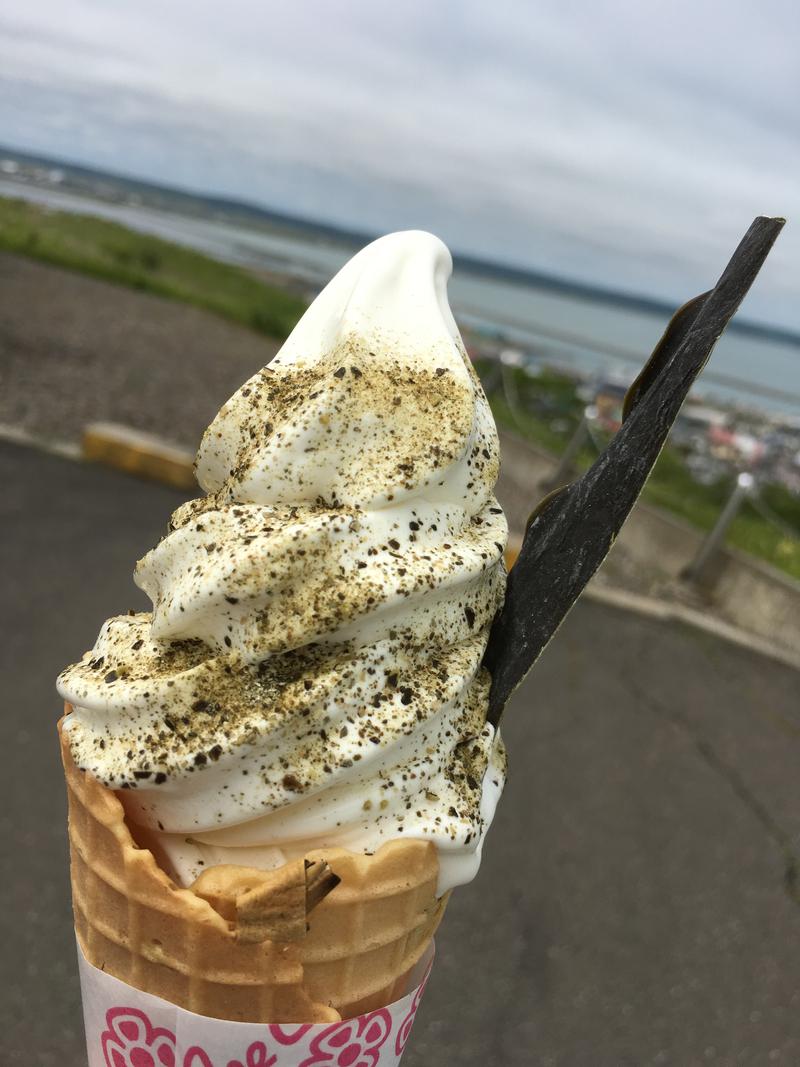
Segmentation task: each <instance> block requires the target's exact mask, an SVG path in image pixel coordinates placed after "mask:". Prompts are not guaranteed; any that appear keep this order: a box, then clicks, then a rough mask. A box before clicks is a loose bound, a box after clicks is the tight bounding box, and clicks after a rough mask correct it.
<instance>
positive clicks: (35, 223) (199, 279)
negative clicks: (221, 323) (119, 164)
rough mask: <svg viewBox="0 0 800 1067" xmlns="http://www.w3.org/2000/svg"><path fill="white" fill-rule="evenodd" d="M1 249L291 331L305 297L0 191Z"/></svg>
mask: <svg viewBox="0 0 800 1067" xmlns="http://www.w3.org/2000/svg"><path fill="white" fill-rule="evenodd" d="M0 250H4V251H7V252H16V253H18V254H19V255H23V256H30V257H32V258H34V259H39V260H43V261H45V262H47V263H53V264H56V265H57V266H59V267H66V268H67V269H69V270H75V271H80V272H82V273H84V274H90V275H92V276H93V277H95V278H103V279H105V280H107V281H110V282H117V283H119V284H122V285H128V286H132V287H133V288H135V289H142V290H144V291H145V292H148V293H157V294H158V295H159V296H165V297H168V298H169V299H172V300H182V301H184V302H186V303H189V304H195V305H196V306H197V307H202V308H206V309H208V310H209V311H214V312H216V313H217V314H218V315H223V316H224V317H225V318H227V319H232V320H233V321H234V322H239V323H242V325H244V326H248V327H250V328H251V329H253V330H257V331H258V332H259V333H264V334H267V335H268V336H270V337H277V338H278V339H280V340H282V339H283V338H285V337H286V336H287V335H288V333H289V332H290V330H291V329H292V327H293V326H294V324H295V322H296V321H297V319H298V318H299V317H300V315H301V314H302V312H303V311H304V310H305V304H304V303H303V301H302V300H300V299H299V298H298V297H296V296H293V295H292V294H291V293H286V292H283V291H282V290H280V289H276V288H274V287H271V286H269V285H266V284H265V283H264V282H262V281H260V280H259V279H258V278H257V277H256V276H255V275H253V274H251V273H250V272H248V271H246V270H242V269H241V268H239V267H234V266H230V265H229V264H226V263H219V262H218V261H217V260H214V259H211V258H210V257H209V256H204V255H202V254H201V253H199V252H193V251H191V249H188V248H182V247H181V246H180V245H175V244H172V243H171V242H169V241H162V240H161V239H160V238H158V237H150V236H148V235H147V234H140V233H135V232H134V231H132V230H129V229H127V228H126V227H125V226H120V225H118V224H117V223H115V222H107V221H106V220H104V219H95V218H90V217H89V216H85V215H71V214H67V213H66V212H62V211H51V210H49V209H48V208H44V207H40V206H39V205H36V204H29V203H27V202H25V201H22V200H8V199H5V198H2V197H0Z"/></svg>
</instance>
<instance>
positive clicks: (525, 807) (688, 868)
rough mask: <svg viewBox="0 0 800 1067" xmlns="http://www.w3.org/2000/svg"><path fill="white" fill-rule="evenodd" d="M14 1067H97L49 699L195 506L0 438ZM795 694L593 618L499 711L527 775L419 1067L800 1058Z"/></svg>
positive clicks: (561, 639) (8, 985)
mask: <svg viewBox="0 0 800 1067" xmlns="http://www.w3.org/2000/svg"><path fill="white" fill-rule="evenodd" d="M0 482H1V484H2V486H3V491H2V493H0V521H1V522H2V526H0V529H2V544H3V553H2V559H3V564H4V567H3V571H4V576H3V593H4V595H3V598H2V611H3V619H2V622H1V623H0V626H1V627H2V629H0V633H1V635H2V641H0V656H1V657H2V667H3V677H4V678H5V679H6V710H5V723H4V731H3V738H4V741H5V744H6V750H5V751H6V756H5V759H4V761H3V774H2V776H0V781H2V787H1V789H2V792H1V793H0V820H1V822H0V827H1V833H2V839H1V841H0V844H1V845H2V854H3V857H4V860H5V862H4V865H3V869H4V877H3V878H2V879H0V893H2V901H1V902H0V917H1V918H2V931H1V932H0V936H2V945H3V951H2V955H1V956H0V960H1V962H0V981H1V982H2V988H3V991H4V997H3V1003H2V1009H0V1063H2V1064H3V1065H5V1064H9V1065H12V1064H23V1065H25V1067H31V1065H34V1064H35V1065H43V1067H45V1065H53V1067H56V1065H57V1067H73V1065H75V1067H83V1065H84V1064H85V1056H84V1053H83V1049H82V1040H83V1036H82V1028H81V1027H82V1024H81V1017H80V1007H79V996H78V984H77V975H76V965H75V950H74V942H73V936H72V929H71V917H70V907H69V899H68V878H67V849H66V838H65V829H64V818H65V798H64V790H63V784H62V778H61V770H60V766H59V762H58V753H57V746H56V735H55V722H56V718H57V717H58V714H59V704H58V699H57V697H56V694H55V692H54V689H53V681H54V678H55V676H56V674H57V673H58V671H59V670H60V668H61V667H62V666H63V665H64V664H65V663H67V662H69V661H72V660H74V659H75V658H76V657H77V656H79V655H80V654H81V653H82V652H83V651H84V649H85V648H87V647H89V646H90V645H91V644H92V643H93V641H94V638H95V635H96V632H97V630H98V628H99V626H100V624H101V623H102V621H103V620H104V619H105V618H106V617H107V616H108V615H111V614H114V613H117V612H120V611H124V610H125V609H127V608H128V607H137V606H140V605H142V604H143V598H142V595H141V594H140V593H139V592H138V590H136V588H135V587H134V586H133V583H132V581H131V571H132V568H133V563H134V561H135V560H136V559H137V558H138V557H139V556H140V555H142V554H143V553H144V552H145V551H146V550H147V549H148V548H149V547H151V546H152V545H153V544H154V543H155V541H156V540H157V538H158V536H159V535H160V533H161V532H162V530H163V529H164V527H165V523H166V519H167V516H168V515H169V513H170V511H171V510H172V509H173V508H174V507H175V506H176V504H177V503H178V502H179V501H180V499H181V498H180V496H179V495H178V494H177V493H175V492H173V491H171V490H168V489H165V488H162V487H160V486H155V485H151V484H148V483H145V482H140V481H136V480H134V479H130V478H128V477H126V476H123V475H119V474H116V473H114V472H111V471H107V470H103V469H100V468H92V467H87V466H83V465H80V464H77V463H72V462H70V461H67V460H62V459H58V458H55V457H50V456H45V455H43V454H41V453H38V452H34V451H30V450H27V449H24V448H20V447H17V446H12V445H8V444H0ZM798 695H800V687H799V686H798V677H797V675H796V674H795V673H793V672H792V671H791V670H790V669H789V668H786V667H783V666H779V665H777V664H776V663H773V662H771V661H769V660H766V659H763V658H761V657H759V656H758V655H756V654H754V653H750V652H748V651H747V650H744V649H742V648H738V647H732V646H729V645H727V644H725V643H724V642H722V641H720V640H719V639H717V638H712V637H710V636H708V635H703V634H699V633H697V632H695V631H692V630H688V629H684V628H681V627H679V626H676V625H672V624H665V623H663V622H656V621H653V620H646V619H643V618H641V617H638V616H636V615H632V614H627V613H624V612H621V611H619V610H616V609H611V608H609V607H607V606H604V605H600V604H598V603H594V602H588V601H586V602H583V603H581V604H579V605H578V607H577V608H576V609H575V610H574V612H573V613H572V614H571V615H570V617H569V619H568V620H567V622H566V623H565V625H564V626H563V628H562V629H561V631H560V632H559V634H558V636H557V638H556V640H555V641H554V643H553V645H552V646H551V647H550V648H549V649H548V651H547V652H546V653H545V655H544V657H543V658H542V660H541V661H540V663H539V664H538V666H537V668H536V670H535V672H534V675H533V677H532V678H531V679H530V680H529V682H528V683H527V684H526V685H525V687H524V688H523V690H522V691H521V692H520V694H519V695H518V696H517V698H516V699H515V702H514V704H513V706H512V707H510V708H509V709H508V711H507V713H506V720H505V727H504V731H505V735H506V740H507V743H508V747H509V750H510V756H511V774H510V780H509V784H508V788H507V791H506V795H505V797H504V800H503V803H502V805H501V808H500V811H499V813H498V816H497V820H496V823H495V826H494V827H493V829H492V831H491V834H490V836H489V838H488V841H487V847H486V850H485V859H484V864H483V868H482V871H481V874H480V876H479V878H478V879H477V881H476V882H475V883H474V884H473V885H472V886H469V887H467V888H465V889H462V890H460V891H459V892H457V893H456V894H455V895H454V900H453V902H452V904H451V906H450V908H449V910H448V915H447V917H446V919H445V923H444V926H443V928H442V932H441V934H440V936H439V938H438V961H437V964H436V967H435V969H434V974H433V978H432V980H431V983H430V985H429V989H428V992H427V995H426V999H425V1001H424V1002H423V1006H422V1009H421V1011H420V1014H419V1016H418V1021H417V1024H416V1029H415V1033H414V1036H413V1038H412V1042H411V1046H410V1048H409V1051H408V1052H407V1054H406V1057H405V1059H404V1067H405V1065H407V1067H423V1065H424V1067H438V1065H446V1067H450V1065H458V1067H473V1065H474V1067H478V1065H495V1064H497V1065H499V1067H515V1065H523V1064H524V1065H542V1067H545V1065H547V1067H551V1065H552V1067H556V1065H557V1067H623V1065H625V1067H643V1065H648V1064H654V1065H655V1064H659V1065H660V1064H674V1065H680V1067H691V1065H694V1064H698V1065H699V1064H702V1065H707V1064H716V1065H720V1064H724V1065H728V1064H730V1065H734V1064H735V1065H739V1064H749V1065H757V1064H768V1065H771V1064H774V1063H777V1064H786V1065H796V1064H798V1063H800V899H799V898H798V892H799V890H798V883H799V882H800V859H798V857H799V856H800V791H799V790H798V773H797V768H798V755H799V754H800V702H799V701H798Z"/></svg>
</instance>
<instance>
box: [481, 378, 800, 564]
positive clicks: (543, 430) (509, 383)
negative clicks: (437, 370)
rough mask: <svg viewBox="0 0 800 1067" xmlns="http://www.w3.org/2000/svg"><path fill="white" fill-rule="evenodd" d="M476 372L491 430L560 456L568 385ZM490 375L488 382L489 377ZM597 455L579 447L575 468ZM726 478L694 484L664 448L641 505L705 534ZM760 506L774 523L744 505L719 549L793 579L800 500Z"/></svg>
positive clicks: (573, 409)
mask: <svg viewBox="0 0 800 1067" xmlns="http://www.w3.org/2000/svg"><path fill="white" fill-rule="evenodd" d="M476 367H477V369H478V371H479V373H480V374H481V376H482V378H483V380H484V384H485V386H486V387H487V394H488V396H489V401H490V403H491V406H492V411H493V412H494V416H495V419H496V420H497V424H498V425H499V426H502V427H504V428H505V429H509V430H513V431H515V432H516V433H519V434H521V435H522V436H523V437H526V438H527V439H528V440H530V441H532V442H534V443H535V444H537V445H540V446H541V447H542V448H545V449H547V450H548V451H550V452H553V453H555V454H560V453H561V452H562V451H563V450H564V447H565V446H566V444H567V442H568V441H569V439H570V437H571V436H572V434H573V433H574V431H575V428H576V426H577V425H578V422H579V420H580V417H581V414H582V411H583V405H582V403H581V401H580V400H578V398H577V397H576V396H575V391H574V383H573V382H572V381H571V380H570V379H569V378H566V377H565V376H563V375H559V374H556V373H554V372H551V371H547V372H545V373H543V374H541V375H539V376H538V377H536V378H529V377H528V376H527V375H526V374H524V373H523V372H522V371H520V370H510V371H509V370H507V371H506V389H503V387H502V383H501V380H500V377H499V375H497V374H496V373H495V370H494V369H493V368H492V367H491V365H489V364H487V363H480V362H479V363H477V364H476ZM493 375H494V377H493ZM596 456H597V451H596V450H595V449H592V448H584V449H583V450H582V451H581V453H580V455H579V458H578V462H577V464H576V465H577V466H578V467H579V468H580V469H581V470H585V469H586V468H587V467H588V466H589V465H590V464H591V463H592V462H593V461H594V459H595V457H596ZM732 487H733V476H732V475H731V476H730V477H727V478H722V479H720V480H719V481H718V482H716V483H715V484H713V485H709V486H706V485H700V484H698V483H697V482H696V481H695V480H694V478H693V477H692V475H691V473H690V471H689V470H688V468H687V466H686V463H685V461H684V458H683V455H682V454H681V453H680V452H679V451H678V450H677V449H675V448H670V447H669V446H667V447H666V448H665V449H664V450H663V452H662V453H661V455H660V456H659V458H658V462H657V463H656V465H655V467H654V468H653V471H652V473H651V475H650V477H649V479H648V480H647V484H646V485H645V488H644V492H643V493H642V496H643V499H644V500H646V501H647V502H648V503H650V504H654V505H656V506H657V507H660V508H663V509H664V510H665V511H669V512H671V513H672V514H673V515H677V516H678V517H680V518H682V519H685V520H686V521H688V522H689V523H691V524H692V525H693V526H696V527H698V528H699V529H701V530H710V529H711V528H712V526H713V525H714V523H715V522H716V521H717V518H718V516H719V513H720V511H721V509H722V507H723V505H724V504H725V501H726V500H727V499H728V497H729V496H730V493H731V489H732ZM759 493H760V499H761V500H762V501H763V503H764V504H765V505H766V506H767V507H768V508H769V510H770V511H771V512H772V514H773V515H775V516H776V517H777V518H778V519H779V520H780V522H781V523H782V524H784V526H783V528H781V527H779V526H778V525H776V524H775V523H773V522H769V521H767V520H766V519H765V518H764V517H763V516H762V515H760V514H759V513H758V511H757V510H756V507H755V505H754V504H753V503H751V502H750V501H747V502H745V504H744V506H743V507H742V508H741V510H740V512H739V514H738V515H737V517H736V518H735V519H734V521H733V523H732V524H731V527H730V529H729V531H728V536H727V539H726V543H727V544H729V545H733V546H734V547H735V548H738V549H741V550H742V551H744V552H749V553H750V554H751V555H753V556H757V557H759V558H760V559H763V560H765V561H766V562H767V563H770V564H772V566H774V567H777V568H778V569H779V570H782V571H785V572H786V573H787V574H790V575H791V576H792V577H793V578H798V579H800V536H797V535H795V536H792V531H797V530H800V500H798V498H797V497H795V496H793V495H792V494H791V493H790V492H789V491H788V490H786V489H784V488H783V487H782V486H778V485H766V486H762V487H761V489H760V490H759Z"/></svg>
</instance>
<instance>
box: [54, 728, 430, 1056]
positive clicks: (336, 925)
mask: <svg viewBox="0 0 800 1067" xmlns="http://www.w3.org/2000/svg"><path fill="white" fill-rule="evenodd" d="M61 741H62V746H61V747H62V757H63V761H64V770H65V774H66V780H67V794H68V800H69V842H70V861H71V862H70V868H71V878H72V899H73V911H74V915H75V931H76V934H77V938H78V944H79V947H80V950H81V953H82V955H83V957H84V958H85V960H86V962H87V964H90V965H91V966H93V967H94V968H97V969H98V970H99V971H102V972H104V973H105V975H107V976H108V975H110V976H112V977H114V978H116V979H119V980H120V981H121V982H123V983H124V984H125V986H126V987H128V988H130V987H133V989H135V990H139V991H141V992H142V993H147V994H151V995H153V996H154V997H156V998H159V999H160V1000H162V1001H168V1002H169V1003H170V1004H171V1005H172V1006H173V1008H172V1010H173V1011H174V1010H175V1007H178V1008H182V1009H184V1010H185V1011H186V1012H189V1013H194V1015H195V1016H196V1017H200V1016H205V1017H211V1018H216V1019H224V1020H227V1021H230V1022H239V1023H245V1022H246V1023H304V1024H313V1023H328V1024H330V1023H336V1022H340V1021H341V1020H342V1019H351V1018H354V1017H359V1018H361V1017H363V1016H364V1013H369V1012H371V1011H374V1010H376V1009H379V1008H383V1007H384V1006H385V1005H387V1004H391V1003H393V1002H394V1001H396V1000H397V999H398V997H401V996H403V995H404V994H405V993H406V992H407V990H408V981H409V974H410V973H411V971H412V970H413V968H414V967H415V966H416V965H417V964H418V963H419V961H420V960H421V959H422V957H423V956H424V954H425V952H426V950H427V949H428V947H429V946H430V944H431V942H432V939H433V935H434V933H435V931H436V928H437V926H438V924H439V922H440V920H441V917H442V915H443V913H444V909H445V906H446V903H447V898H446V897H442V898H437V896H436V885H437V879H438V858H437V853H436V848H435V846H434V845H433V844H432V843H430V842H422V841H403V840H400V841H390V842H388V843H387V844H386V845H384V846H383V847H382V848H381V849H380V850H379V851H378V852H376V853H375V854H374V855H373V856H363V855H356V854H354V853H350V852H347V851H345V850H344V849H325V850H322V851H320V852H314V853H310V854H309V858H311V859H315V858H324V859H325V860H326V862H327V863H328V864H329V865H330V867H331V868H332V870H333V871H334V873H335V874H336V875H338V877H339V878H340V879H341V881H340V883H339V885H337V886H336V888H335V889H334V890H333V891H332V892H331V893H330V894H329V895H328V896H326V897H325V899H324V900H322V902H321V903H319V904H318V905H317V906H316V907H314V908H313V910H312V911H311V912H310V913H309V914H308V931H307V933H306V934H305V936H302V937H300V938H298V939H297V940H293V941H285V942H281V941H270V940H263V941H256V942H253V941H248V940H244V939H243V938H242V937H241V936H240V930H239V929H238V928H237V924H236V922H235V921H230V920H229V919H226V918H223V915H222V914H220V912H218V911H216V910H215V909H214V907H212V906H211V904H210V903H209V902H208V901H207V900H206V899H204V898H203V897H201V896H199V895H197V894H196V893H195V892H193V891H192V890H191V889H184V888H181V887H179V886H177V885H175V884H174V882H172V881H171V880H170V878H169V877H168V876H167V874H166V873H165V872H164V871H162V870H161V868H160V867H159V866H158V864H157V863H156V861H155V859H154V857H153V854H152V853H151V852H150V851H149V850H148V849H146V848H140V847H139V846H138V845H137V844H136V842H135V841H134V839H133V837H132V836H131V833H130V830H129V828H128V825H127V823H126V822H125V816H124V811H123V808H122V804H121V803H120V801H119V799H118V797H117V796H116V794H115V793H114V792H112V791H111V790H110V789H107V788H105V787H104V786H102V785H101V784H100V783H99V782H97V781H96V780H95V779H94V778H92V776H91V775H90V774H88V773H84V772H81V771H78V770H77V768H76V767H75V765H74V763H73V762H72V757H71V755H70V751H69V746H68V744H67V741H66V737H65V735H64V731H63V730H62V731H61ZM212 870H214V871H224V870H228V871H231V872H237V871H242V870H246V868H237V867H228V868H212ZM229 1058H231V1057H229ZM233 1059H234V1060H235V1057H233ZM145 1062H146V1063H147V1064H148V1067H149V1064H150V1061H149V1060H142V1063H143V1064H144V1063H145ZM276 1062H277V1061H276ZM280 1062H283V1061H280ZM286 1062H293V1061H286ZM312 1062H316V1061H313V1060H309V1061H308V1063H309V1064H311V1063H312ZM348 1062H349V1061H348ZM365 1062H367V1063H369V1062H371V1061H369V1060H367V1061H365ZM375 1062H377V1061H375ZM387 1062H391V1061H387ZM242 1063H243V1064H244V1067H251V1065H250V1064H249V1062H248V1061H246V1060H243V1061H242ZM353 1063H354V1064H355V1063H356V1061H355V1060H354V1061H353ZM120 1064H123V1065H124V1067H127V1061H124V1060H121V1061H120ZM109 1067H117V1065H116V1064H113V1065H112V1064H110V1065H109ZM136 1067H138V1064H137V1065H136ZM153 1067H164V1065H162V1064H161V1063H160V1061H158V1060H156V1061H154V1063H153ZM191 1067H195V1065H194V1064H191ZM198 1067H200V1065H199V1064H198ZM225 1067H228V1064H227V1063H226V1064H225ZM234 1067H235V1064H234ZM256 1067H261V1065H260V1064H257V1065H256Z"/></svg>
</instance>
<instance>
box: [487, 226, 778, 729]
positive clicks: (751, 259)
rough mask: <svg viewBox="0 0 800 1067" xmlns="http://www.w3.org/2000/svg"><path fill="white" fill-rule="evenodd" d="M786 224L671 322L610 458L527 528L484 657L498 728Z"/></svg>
mask: <svg viewBox="0 0 800 1067" xmlns="http://www.w3.org/2000/svg"><path fill="white" fill-rule="evenodd" d="M783 224H784V220H783V219H779V218H776V219H770V218H763V217H760V218H757V219H756V220H755V221H754V222H753V224H752V226H751V227H750V229H749V230H748V231H747V233H746V234H745V236H744V237H743V239H742V241H741V243H740V245H739V247H738V248H737V249H736V251H735V252H734V254H733V256H732V257H731V261H730V263H729V264H728V266H727V267H726V268H725V272H724V273H723V275H722V277H721V278H720V279H719V281H718V282H717V284H716V285H715V286H714V288H713V289H711V290H710V291H709V292H707V293H703V294H702V295H701V296H698V297H695V298H694V299H693V300H690V301H689V302H688V303H687V304H684V305H683V307H682V308H680V309H679V310H678V311H677V312H676V313H675V315H674V316H673V318H672V321H671V322H670V324H669V326H668V327H667V329H666V331H665V333H664V336H663V337H662V338H661V340H660V341H659V343H658V344H657V345H656V348H655V350H654V352H653V354H652V356H651V357H650V359H649V361H648V362H647V364H646V366H645V367H644V369H643V370H642V372H641V374H640V375H639V377H638V378H637V379H636V381H635V382H634V383H633V385H632V386H631V388H630V390H629V391H628V396H627V397H626V400H625V407H624V412H623V424H622V426H621V428H620V429H619V431H618V432H617V433H616V435H615V436H614V438H613V439H612V440H611V442H610V444H609V445H608V447H607V448H606V450H605V451H604V452H603V453H602V455H601V456H599V457H598V459H597V460H596V461H595V463H594V464H593V465H592V467H591V468H590V469H589V470H588V471H587V472H586V473H585V474H584V475H583V476H582V477H581V478H579V479H578V480H577V481H575V482H573V483H572V485H569V486H565V487H564V488H563V489H559V490H556V492H554V493H551V494H550V496H548V497H546V498H545V500H544V501H542V503H541V504H540V505H539V508H538V510H537V511H536V512H535V513H534V515H533V517H532V518H531V520H530V522H529V523H528V528H527V530H526V531H525V538H524V540H523V542H522V548H521V550H520V553H519V556H518V558H517V561H516V563H515V564H514V566H513V568H512V570H511V573H510V574H509V578H508V589H507V592H506V600H505V604H504V605H503V608H502V610H501V611H500V613H499V614H498V615H497V617H496V619H495V621H494V624H493V626H492V630H491V634H490V637H489V643H488V646H487V649H486V656H485V657H484V665H485V666H486V667H487V668H488V669H489V671H490V672H491V675H492V686H491V691H490V696H489V714H488V720H489V722H491V723H493V724H494V725H497V723H498V722H499V720H500V716H501V715H502V713H503V708H504V707H505V705H506V702H507V701H508V698H509V697H510V696H511V694H512V693H513V692H514V690H515V689H516V687H517V686H518V685H519V684H520V682H521V681H522V680H523V678H524V677H525V675H526V674H527V673H528V671H529V670H530V669H531V667H532V666H533V664H534V663H535V662H536V660H537V659H538V657H539V655H540V653H541V652H542V650H543V649H544V647H545V645H546V644H547V643H548V641H549V640H550V638H551V637H552V636H553V634H554V633H555V632H556V630H557V629H558V627H559V626H560V624H561V621H562V620H563V619H564V617H565V616H566V614H567V612H568V611H569V609H570V608H571V607H572V605H573V604H574V603H575V601H576V600H577V598H578V597H579V596H580V594H581V592H582V591H583V588H584V586H585V585H586V583H587V582H588V581H589V579H590V578H591V577H592V575H593V574H594V573H595V571H596V570H597V568H598V567H599V566H600V564H601V563H602V562H603V560H604V559H605V557H606V555H607V554H608V551H609V549H610V548H611V546H612V545H613V543H614V540H615V538H616V536H617V534H618V533H619V531H620V528H621V526H622V524H623V522H624V521H625V519H626V518H627V517H628V515H629V514H630V511H631V509H632V508H633V506H634V504H635V503H636V500H637V498H638V496H639V494H640V493H641V491H642V487H643V486H644V483H645V481H646V480H647V476H648V474H649V473H650V471H651V470H652V467H653V464H654V463H655V461H656V459H657V458H658V455H659V453H660V452H661V449H662V448H663V446H664V442H665V441H666V438H667V434H668V433H669V429H670V427H671V426H672V423H673V422H674V421H675V417H676V416H677V414H678V411H679V410H680V407H681V404H682V403H683V401H684V399H685V398H686V394H687V393H688V392H689V389H690V387H691V385H692V383H693V382H694V380H695V378H696V377H697V375H698V374H699V373H700V371H701V370H702V369H703V367H704V366H705V364H706V361H707V360H708V357H709V356H710V355H711V352H712V349H713V348H714V345H715V344H716V342H717V340H718V339H719V337H720V335H721V334H722V331H723V330H724V329H725V327H726V326H727V324H728V322H729V321H730V320H731V318H732V317H733V315H734V313H735V311H736V309H737V308H738V307H739V304H740V303H741V302H742V300H743V299H744V296H745V294H746V293H747V291H748V289H749V288H750V286H751V285H752V283H753V281H754V279H755V277H756V275H757V274H758V272H759V270H760V269H761V266H762V264H763V263H764V260H765V259H766V257H767V254H768V253H769V250H770V249H771V248H772V245H773V243H774V242H775V239H776V237H777V236H778V234H779V233H780V230H781V227H782V226H783Z"/></svg>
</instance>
